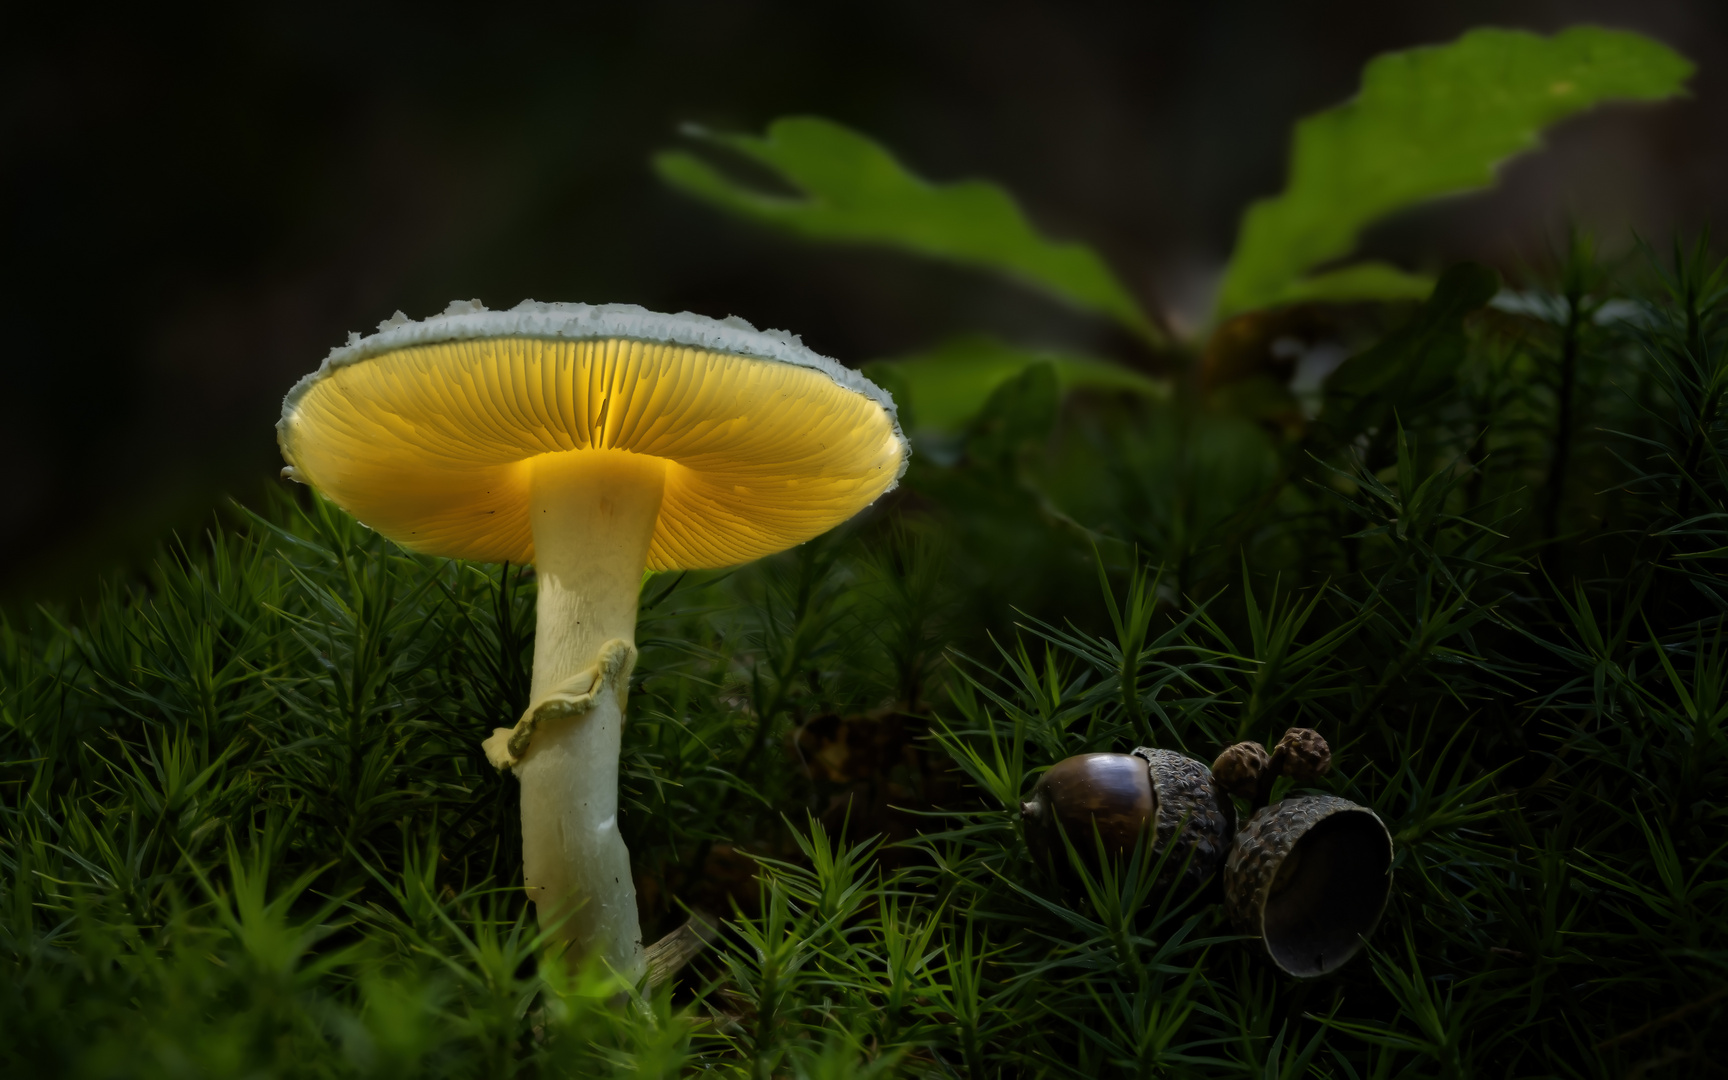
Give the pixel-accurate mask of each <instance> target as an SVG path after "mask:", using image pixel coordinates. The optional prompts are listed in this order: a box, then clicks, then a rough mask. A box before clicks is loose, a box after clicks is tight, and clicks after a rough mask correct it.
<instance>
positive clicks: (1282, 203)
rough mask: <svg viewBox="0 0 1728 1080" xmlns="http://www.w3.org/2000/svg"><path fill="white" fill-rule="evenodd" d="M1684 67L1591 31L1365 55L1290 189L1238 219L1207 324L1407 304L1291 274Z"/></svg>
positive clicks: (1308, 139) (1493, 35) (1356, 272)
mask: <svg viewBox="0 0 1728 1080" xmlns="http://www.w3.org/2000/svg"><path fill="white" fill-rule="evenodd" d="M1692 70H1693V68H1692V64H1691V63H1689V62H1688V61H1687V60H1686V59H1685V58H1684V57H1681V56H1679V55H1678V54H1676V53H1675V52H1674V51H1672V50H1671V49H1669V48H1667V47H1666V46H1664V45H1661V44H1658V43H1657V42H1654V41H1651V40H1650V39H1648V38H1645V37H1641V36H1639V35H1637V34H1632V33H1626V32H1624V31H1616V30H1603V29H1600V28H1598V27H1593V26H1580V27H1574V28H1573V29H1570V30H1566V31H1564V32H1562V33H1559V34H1556V35H1555V36H1554V37H1551V38H1544V37H1539V36H1537V35H1535V34H1529V33H1525V32H1523V31H1515V30H1493V29H1484V30H1473V31H1471V32H1470V33H1468V34H1465V35H1464V36H1463V37H1461V38H1459V39H1458V40H1457V41H1455V42H1453V43H1452V44H1450V45H1439V46H1430V47H1427V48H1420V49H1411V50H1409V51H1407V52H1398V53H1388V54H1387V55H1384V56H1380V57H1376V58H1375V59H1374V60H1372V61H1370V62H1369V64H1368V66H1367V68H1366V69H1364V71H1363V73H1362V91H1361V93H1359V94H1358V95H1357V96H1356V97H1355V98H1354V99H1352V100H1350V101H1347V102H1345V103H1344V104H1342V105H1338V106H1335V107H1334V108H1331V109H1327V110H1326V111H1324V112H1321V113H1317V114H1315V115H1313V116H1310V117H1308V118H1306V119H1304V120H1303V121H1301V122H1300V123H1299V124H1297V125H1296V134H1295V144H1294V149H1293V151H1292V153H1291V158H1290V181H1289V185H1288V187H1286V188H1285V190H1284V193H1283V194H1282V195H1278V196H1276V197H1274V198H1270V199H1262V200H1260V201H1259V202H1256V203H1255V204H1254V205H1252V206H1250V207H1249V208H1248V211H1247V213H1246V214H1245V215H1244V216H1243V219H1242V228H1241V233H1240V235H1239V236H1238V237H1237V241H1236V251H1235V254H1234V255H1233V256H1232V258H1231V260H1230V266H1229V269H1228V270H1227V271H1226V272H1225V276H1224V285H1223V288H1222V290H1221V292H1220V295H1219V298H1218V312H1217V314H1218V316H1219V317H1220V318H1222V317H1225V316H1229V315H1234V314H1236V313H1238V312H1241V311H1248V310H1252V309H1254V308H1258V307H1265V306H1268V305H1271V304H1278V303H1286V302H1289V301H1291V300H1295V299H1308V298H1315V299H1319V298H1324V299H1333V300H1336V299H1346V298H1348V299H1385V298H1388V297H1405V296H1409V295H1410V291H1409V290H1410V288H1411V280H1410V279H1408V278H1407V277H1403V279H1402V280H1400V278H1395V277H1392V276H1390V275H1387V274H1386V273H1384V271H1383V270H1374V271H1372V272H1368V273H1364V272H1363V271H1364V269H1365V268H1363V267H1350V268H1347V269H1345V270H1343V271H1339V272H1337V273H1335V274H1332V275H1327V278H1330V279H1331V280H1330V281H1327V280H1326V278H1322V279H1320V282H1319V283H1316V282H1315V281H1312V280H1310V281H1304V280H1303V275H1304V274H1306V273H1307V272H1308V271H1310V270H1312V269H1314V268H1315V267H1317V266H1320V265H1322V264H1325V263H1327V262H1330V261H1332V260H1334V259H1339V258H1343V257H1344V256H1346V255H1349V254H1350V252H1351V251H1352V250H1353V249H1354V248H1355V247H1356V240H1357V236H1358V234H1359V233H1360V232H1361V231H1362V229H1363V228H1364V227H1366V226H1367V225H1369V224H1370V223H1372V222H1374V221H1376V220H1378V219H1380V218H1383V217H1385V216H1387V215H1388V214H1391V213H1394V212H1396V211H1398V210H1402V209H1405V208H1406V207H1410V206H1414V205H1416V204H1417V203H1420V202H1424V201H1426V200H1429V199H1434V198H1438V197H1440V196H1442V195H1455V194H1459V193H1461V192H1467V191H1475V190H1478V189H1481V188H1485V187H1488V186H1490V185H1491V184H1492V183H1493V182H1494V170H1495V168H1496V167H1497V166H1498V165H1499V164H1500V162H1502V161H1504V160H1506V159H1507V158H1509V157H1512V156H1513V155H1516V154H1519V153H1522V152H1524V151H1526V150H1530V149H1533V148H1534V147H1536V146H1537V145H1538V144H1539V140H1538V136H1539V133H1540V132H1541V129H1542V128H1544V127H1546V126H1548V125H1550V124H1553V123H1556V122H1557V121H1560V120H1562V119H1565V118H1566V117H1568V116H1571V115H1573V114H1574V113H1578V112H1582V111H1584V110H1585V109H1588V108H1590V107H1591V106H1593V105H1596V104H1598V103H1600V102H1603V101H1607V100H1611V99H1629V100H1635V101H1654V100H1659V99H1661V98H1666V97H1671V96H1673V95H1675V94H1677V93H1680V91H1681V83H1682V82H1684V80H1685V79H1686V78H1687V77H1688V76H1689V75H1691V74H1692ZM1369 265H1370V266H1372V265H1373V264H1369ZM1345 285H1349V286H1353V287H1354V288H1353V289H1347V288H1344V286H1345ZM1316 288H1318V289H1319V290H1320V291H1319V293H1317V294H1313V293H1311V292H1310V290H1314V289H1316Z"/></svg>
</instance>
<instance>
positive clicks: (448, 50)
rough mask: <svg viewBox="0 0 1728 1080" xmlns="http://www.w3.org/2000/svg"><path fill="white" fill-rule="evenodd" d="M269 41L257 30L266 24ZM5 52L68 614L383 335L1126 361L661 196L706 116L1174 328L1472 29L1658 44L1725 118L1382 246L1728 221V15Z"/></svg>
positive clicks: (150, 35)
mask: <svg viewBox="0 0 1728 1080" xmlns="http://www.w3.org/2000/svg"><path fill="white" fill-rule="evenodd" d="M236 7H238V5H237V6H236ZM32 8H33V9H34V10H32V11H30V12H29V13H28V14H27V15H25V16H22V17H20V16H19V15H17V14H16V13H14V14H13V15H11V16H9V17H8V25H7V29H6V31H5V33H4V34H3V35H0V78H3V79H4V80H5V87H4V91H3V92H0V132H3V134H0V147H3V149H0V207H3V209H0V214H3V219H0V220H3V225H0V230H3V236H4V240H3V243H0V251H3V253H4V254H3V257H0V264H3V267H4V269H3V270H0V273H3V274H4V282H3V288H4V303H5V305H6V309H7V313H6V317H5V320H4V326H5V334H4V337H3V339H0V342H3V344H0V475H3V476H4V477H5V480H6V484H7V490H6V493H5V497H4V498H0V598H4V599H6V600H8V601H11V602H18V601H21V600H25V599H32V598H38V597H45V596H54V595H61V596H65V595H73V594H76V593H77V592H79V591H82V590H83V589H85V588H87V587H88V583H89V582H91V581H93V580H94V579H95V577H96V573H97V571H99V570H103V569H107V568H111V567H113V566H114V565H116V564H123V563H125V562H127V561H130V560H136V559H138V558H140V557H141V555H142V554H143V553H145V552H147V551H148V550H149V548H150V547H151V545H153V543H154V542H155V541H156V540H157V539H159V538H160V537H161V535H162V534H163V533H164V532H165V531H166V530H167V529H169V528H171V527H180V528H185V527H197V525H198V523H199V522H200V521H201V520H208V514H209V512H210V509H211V507H213V506H216V505H218V504H219V503H220V500H221V495H222V493H224V492H228V493H233V494H235V495H238V496H240V497H241V498H245V499H252V498H256V497H257V496H258V495H259V494H260V493H261V492H262V491H263V489H264V485H265V484H266V483H272V482H274V481H273V480H271V479H269V478H271V477H273V476H274V474H275V471H276V469H277V468H278V467H279V464H280V462H279V461H278V459H277V456H276V450H275V444H274V432H273V430H272V425H273V423H274V421H275V419H276V416H277V414H278V411H279V408H280V399H281V395H282V394H283V392H284V391H286V390H287V388H288V387H289V385H290V384H291V383H292V382H293V381H294V380H295V379H296V378H298V377H299V376H300V375H302V374H304V373H305V372H307V371H309V370H311V369H312V368H314V367H316V366H317V364H318V362H319V360H320V359H321V358H322V357H323V355H324V353H325V352H326V351H327V350H328V349H329V348H330V347H331V346H332V345H335V344H337V343H339V342H341V341H342V340H343V338H344V336H345V335H346V334H347V332H348V331H351V330H363V331H364V330H370V329H371V328H372V327H373V326H374V325H375V324H376V323H377V322H378V321H379V320H381V319H384V318H387V317H388V316H389V315H390V314H391V313H392V312H393V311H395V310H396V309H398V308H400V309H403V310H404V311H406V312H407V313H408V314H409V315H411V316H415V317H422V316H425V315H429V314H432V313H434V312H435V311H438V310H440V309H442V308H443V306H444V305H445V303H446V302H448V301H449V300H451V299H453V298H458V297H460V298H469V297H478V298H480V299H482V300H484V301H485V302H486V303H487V304H489V305H491V306H493V307H508V306H511V305H513V304H514V303H516V302H517V301H518V300H520V299H522V298H524V297H533V298H536V299H540V300H585V301H590V302H602V301H626V302H635V303H640V304H643V305H646V306H648V307H650V308H656V309H660V310H668V311H676V310H683V309H689V310H693V311H697V312H701V313H703V314H707V315H713V316H725V315H728V314H738V315H742V316H744V317H746V318H748V319H750V320H751V321H753V322H755V323H757V324H758V325H768V326H776V327H785V328H788V329H792V330H794V331H797V332H799V333H801V334H802V335H803V336H804V338H805V341H806V342H807V343H808V344H810V345H811V346H813V347H814V348H816V349H817V350H819V351H821V352H824V353H828V354H830V355H834V356H837V357H840V358H842V359H844V360H846V361H848V362H852V363H857V362H861V361H864V360H867V359H870V358H873V357H877V356H883V355H888V354H892V353H895V352H898V351H904V350H908V349H910V348H913V347H915V346H917V345H920V344H924V343H928V342H929V341H931V340H932V339H933V338H935V337H937V336H939V335H941V334H943V333H946V332H952V331H959V330H966V329H974V328H978V327H981V326H982V327H986V328H991V329H994V330H996V331H998V332H1000V333H1003V334H1006V335H1010V336H1013V337H1016V338H1018V339H1021V340H1026V341H1032V342H1038V343H1043V344H1065V345H1070V346H1079V347H1090V348H1095V349H1100V350H1104V351H1108V350H1110V349H1111V348H1113V347H1115V346H1116V344H1117V343H1115V342H1114V341H1113V339H1111V338H1109V337H1108V336H1107V334H1106V331H1105V329H1104V328H1103V327H1100V326H1098V325H1096V324H1093V323H1091V322H1089V321H1087V320H1086V319H1083V318H1080V317H1078V316H1075V315H1073V314H1071V313H1069V312H1067V311H1065V310H1063V309H1062V308H1060V307H1058V306H1056V305H1054V304H1051V303H1047V302H1045V301H1043V300H1040V299H1038V298H1036V297H1028V296H1027V295H1026V294H1024V293H1022V292H1020V291H1019V290H1017V289H1015V288H1013V287H1009V286H1002V285H998V284H996V283H994V282H991V281H989V280H985V279H981V278H978V277H976V276H974V275H971V274H968V273H965V272H962V271H958V270H953V269H948V268H944V267H932V266H928V265H924V264H921V263H916V262H913V261H911V260H907V259H903V258H900V257H898V256H894V255H892V254H886V253H876V252H854V251H837V250H828V249H815V248H808V247H803V246H799V245H797V244H795V243H793V242H790V241H786V240H782V239H780V238H778V237H775V236H772V235H768V234H764V233H762V232H761V231H759V230H755V229H753V228H750V227H747V226H742V225H738V224H735V223H732V222H729V221H727V220H724V219H722V218H720V217H719V216H718V215H717V214H715V213H714V212H712V211H710V210H708V209H706V208H704V207H701V206H698V205H695V204H692V203H690V202H689V201H687V200H685V199H683V198H681V197H679V196H677V195H674V194H672V193H671V192H670V191H668V190H667V189H666V188H664V187H663V186H662V185H661V184H660V183H659V182H658V181H657V180H656V179H655V178H654V176H653V174H652V173H651V171H650V168H649V164H648V159H649V156H650V154H651V153H652V152H653V151H655V150H656V149H659V148H661V147H665V146H668V145H672V144H674V143H675V142H676V141H677V127H678V125H679V124H680V123H681V122H683V121H686V120H695V121H699V122H702V123H705V124H708V125H711V126H715V127H720V128H726V129H735V130H747V131H752V132H754V131H759V130H760V129H761V128H762V127H763V126H764V125H765V124H766V123H767V122H768V121H769V120H771V119H772V118H774V117H776V116H779V115H784V114H788V113H797V112H812V113H819V114H822V115H826V116H830V117H833V118H835V119H837V120H840V121H842V122H844V123H847V124H850V125H853V126H855V127H858V128H860V129H862V130H864V131H866V132H868V133H870V134H872V135H874V136H876V137H878V138H880V139H881V140H883V141H884V142H886V143H887V144H888V145H889V146H890V147H892V148H893V149H894V150H895V151H896V152H897V153H898V154H899V155H900V156H901V158H902V159H903V160H904V161H906V162H907V163H908V164H909V165H910V166H911V167H912V168H913V169H914V170H915V171H917V172H920V173H922V174H923V175H925V176H927V177H930V178H932V179H938V180H947V179H955V178H961V177H970V176H985V177H992V178H996V179H999V180H1001V181H1003V182H1005V183H1006V184H1007V185H1008V186H1009V187H1010V188H1011V190H1013V192H1014V193H1015V194H1016V195H1017V196H1018V197H1019V198H1020V199H1021V201H1022V202H1023V204H1024V205H1025V206H1026V207H1027V208H1028V210H1029V212H1030V213H1031V215H1032V217H1033V218H1034V219H1035V220H1036V221H1037V222H1038V223H1039V224H1040V225H1041V226H1042V227H1043V228H1045V229H1046V230H1047V231H1048V232H1049V233H1051V234H1052V235H1055V236H1060V237H1072V238H1077V239H1082V240H1085V241H1088V242H1090V243H1092V244H1094V245H1096V246H1097V247H1098V248H1100V249H1101V250H1102V251H1103V252H1104V253H1105V254H1106V256H1107V257H1108V258H1109V259H1110V261H1111V262H1112V263H1113V265H1114V266H1115V267H1116V268H1117V269H1118V270H1119V272H1120V273H1121V274H1122V275H1123V277H1124V279H1125V280H1126V281H1127V282H1128V283H1129V285H1130V286H1131V287H1132V288H1134V289H1136V290H1139V291H1140V292H1141V293H1142V294H1143V295H1144V296H1146V297H1147V298H1148V299H1149V301H1150V303H1151V304H1152V305H1153V307H1154V309H1155V310H1158V311H1160V312H1163V313H1165V314H1166V315H1167V317H1169V318H1171V319H1172V320H1173V321H1176V322H1181V321H1182V320H1184V319H1188V320H1192V319H1193V318H1194V317H1195V316H1196V315H1197V314H1199V313H1201V312H1203V311H1204V310H1205V305H1206V297H1207V290H1208V287H1209V283H1210V282H1211V281H1212V280H1214V278H1215V275H1216V273H1217V272H1218V270H1219V269H1220V268H1221V266H1222V263H1223V260H1224V258H1225V257H1226V256H1227V255H1228V252H1229V248H1230V245H1231V242H1232V240H1233V236H1234V230H1235V223H1236V218H1237V214H1238V212H1239V211H1240V209H1241V207H1242V206H1243V204H1244V203H1245V202H1246V201H1247V200H1249V199H1251V198H1254V197H1257V196H1261V195H1267V194H1271V193H1273V192H1275V191H1276V190H1278V188H1279V187H1280V186H1281V184H1282V180H1283V167H1284V157H1285V154H1286V152H1287V136H1288V131H1289V128H1290V125H1291V123H1292V122H1293V121H1294V120H1295V119H1296V118H1297V117H1299V116H1301V115H1303V114H1305V113H1309V112H1312V111H1314V110H1316V109H1320V108H1323V107H1325V106H1327V105H1330V104H1333V103H1335V102H1337V101H1339V100H1341V99H1343V98H1345V97H1347V96H1348V95H1350V94H1351V93H1352V92H1353V90H1354V88H1355V86H1356V81H1357V76H1358V73H1359V71H1360V69H1361V67H1362V64H1363V63H1364V62H1365V61H1366V60H1367V59H1368V58H1369V57H1370V56H1372V55H1374V54H1375V53H1378V52H1382V51H1385V50H1389V49H1397V48H1405V47H1409V46H1412V45H1417V44H1424V43H1434V42H1441V41H1446V40H1449V39H1451V38H1454V37H1456V36H1457V35H1458V34H1460V33H1461V32H1463V31H1464V30H1466V29H1468V28H1470V27H1472V26H1477V25H1484V24H1493V25H1501V26H1516V27H1523V28H1528V29H1532V30H1538V31H1544V32H1551V31H1553V30H1556V29H1559V28H1561V27H1564V26H1567V25H1572V24H1575V23H1579V22H1596V23H1600V24H1603V25H1608V26H1615V27H1623V28H1627V29H1635V30H1640V31H1643V32H1645V33H1648V34H1651V35H1653V36H1655V37H1657V38H1659V39H1661V40H1663V41H1665V42H1667V43H1669V44H1670V45H1672V46H1675V47H1676V48H1678V49H1679V50H1680V51H1682V52H1683V53H1685V54H1686V55H1687V56H1689V57H1690V58H1692V59H1693V60H1694V61H1695V62H1696V63H1697V64H1698V65H1699V67H1700V71H1699V74H1698V75H1697V76H1696V77H1695V78H1694V80H1693V83H1692V88H1693V97H1692V98H1691V99H1690V100H1688V101H1684V102H1680V103H1675V104H1667V105H1662V106H1655V107H1648V106H1646V107H1630V106H1622V107H1610V108H1607V109H1603V110H1599V111H1597V112H1595V113H1592V114H1588V115H1586V116H1584V117H1582V118H1579V119H1575V120H1573V121H1571V122H1569V123H1567V124H1565V125H1563V126H1562V127H1561V128H1559V129H1557V130H1556V131H1555V132H1554V134H1553V136H1552V138H1551V139H1550V146H1549V149H1548V150H1547V151H1546V152H1545V153H1543V154H1541V155H1538V156H1536V157H1533V158H1529V159H1525V160H1522V161H1520V162H1518V163H1515V164H1513V165H1511V166H1510V167H1508V168H1507V169H1506V170H1505V173H1504V175H1503V178H1502V183H1501V185H1500V188H1499V190H1497V191H1495V192H1492V193H1489V194H1485V195H1480V196H1474V197H1470V198H1465V199H1459V200H1455V201H1453V202H1451V203H1448V204H1445V205H1442V206H1439V207H1436V208H1432V209H1429V210H1425V211H1422V212H1419V213H1416V214H1413V215H1409V216H1407V217H1405V218H1403V219H1400V220H1398V221H1395V222H1393V223H1391V224H1389V225H1387V226H1386V227H1384V228H1382V229H1380V230H1378V231H1377V232H1376V233H1375V234H1373V235H1372V236H1371V237H1370V240H1369V246H1370V247H1371V248H1372V249H1373V250H1374V251H1375V252H1376V253H1378V254H1382V255H1387V256H1391V257H1394V258H1397V259H1401V260H1403V261H1405V262H1406V263H1407V264H1410V265H1418V266H1420V265H1429V266H1433V265H1438V264H1439V263H1441V262H1443V261H1445V260H1447V259H1452V258H1457V257H1464V256H1469V257H1472V258H1479V259H1485V260H1487V261H1490V262H1494V263H1496V264H1498V265H1500V266H1501V267H1502V268H1504V269H1508V270H1516V268H1517V266H1518V265H1519V264H1520V263H1521V262H1527V261H1529V260H1532V259H1539V258H1541V257H1542V255H1543V253H1544V251H1545V250H1547V248H1548V247H1549V246H1550V245H1551V243H1552V242H1553V241H1554V239H1555V237H1556V236H1557V234H1558V232H1559V230H1560V229H1561V228H1563V226H1564V225H1565V223H1566V221H1567V220H1568V219H1573V220H1577V221H1579V222H1581V223H1582V224H1584V225H1586V226H1587V227H1589V228H1591V229H1592V230H1594V231H1596V232H1597V233H1598V234H1600V235H1601V236H1602V237H1603V238H1604V240H1605V241H1607V242H1609V243H1611V244H1613V245H1617V246H1625V245H1626V244H1627V243H1628V242H1629V238H1630V235H1631V230H1634V229H1635V230H1638V231H1639V232H1640V233H1642V234H1644V235H1647V236H1650V237H1652V238H1656V239H1660V240H1666V238H1667V237H1668V236H1669V235H1671V234H1672V233H1673V232H1674V231H1675V230H1685V231H1690V230H1693V229H1696V228H1698V227H1700V226H1703V225H1705V224H1707V223H1708V222H1709V221H1711V220H1712V219H1715V220H1718V221H1720V220H1723V218H1724V214H1723V210H1724V202H1725V201H1728V183H1725V181H1728V150H1725V149H1724V148H1725V147H1728V4H1721V3H1708V2H1685V0H1636V2H1601V3H1541V2H1534V0H1524V2H1512V3H1499V4H1492V3H1452V4H1445V5H1436V4H1430V3H1421V4H1418V3H1391V4H1388V3H1373V2H1363V0H1333V2H1327V3H1309V4H1271V3H1267V4H1243V3H1209V4H1194V3H1169V4H1164V3H1159V4H1144V5H1139V6H1136V7H1132V8H1130V7H1121V8H1116V7H1086V6H1081V5H1075V4H1060V5H1058V4H1035V3H1016V2H998V3H989V4H941V5H937V4H931V3H928V2H925V3H893V2H889V3H875V4H871V5H868V6H864V5H857V6H853V5H839V4H800V5H794V4H787V3H688V4H681V3H639V4H633V5H629V6H622V5H620V6H610V5H606V6H602V5H584V4H570V5H566V6H564V7H560V8H533V9H529V8H521V9H510V8H503V7H494V6H479V5H476V6H474V7H470V8H465V9H451V10H447V11H438V10H434V9H431V8H428V7H424V6H420V7H409V6H402V7H390V6H382V5H365V4H353V5H347V6H340V7H329V8H314V7H309V6H307V7H294V8H289V7H287V6H282V7H279V8H272V9H265V8H264V7H263V6H261V5H260V6H259V9H258V10H255V11H250V12H247V11H238V10H233V11H228V12H226V13H225V14H221V15H205V16H198V17H193V16H190V15H173V14H163V13H162V12H161V11H157V10H150V9H142V8H141V9H140V10H137V11H133V12H130V13H121V12H118V11H116V12H109V13H106V14H104V13H102V12H100V11H99V10H94V9H90V8H86V7H75V6H73V5H61V6H60V8H58V9H57V8H54V7H51V6H45V5H32Z"/></svg>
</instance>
